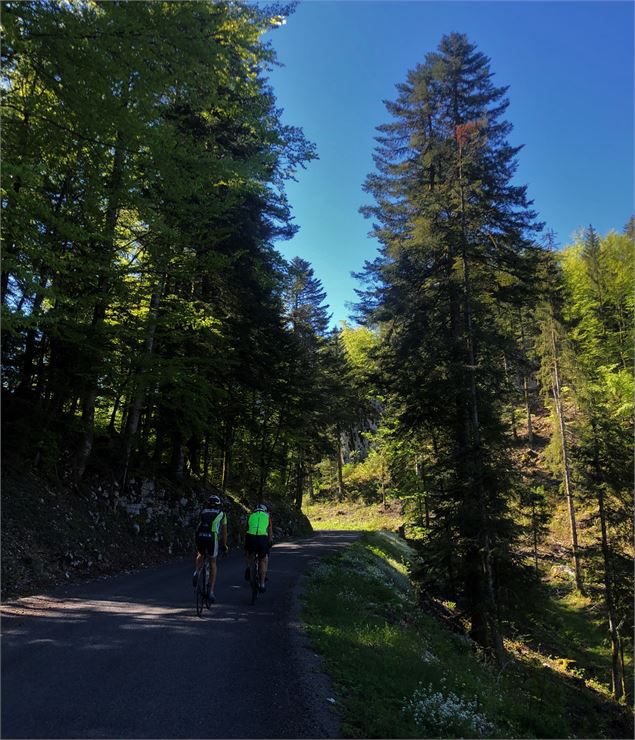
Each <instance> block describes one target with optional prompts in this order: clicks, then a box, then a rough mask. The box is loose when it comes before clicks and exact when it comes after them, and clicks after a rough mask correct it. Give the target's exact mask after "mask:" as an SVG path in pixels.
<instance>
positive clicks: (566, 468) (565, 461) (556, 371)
mask: <svg viewBox="0 0 635 740" xmlns="http://www.w3.org/2000/svg"><path fill="white" fill-rule="evenodd" d="M551 342H552V349H553V386H552V393H553V399H554V401H555V404H556V413H557V415H558V422H559V425H560V438H561V446H562V467H563V473H564V488H565V494H566V496H567V504H568V507H569V526H570V530H571V549H572V554H573V567H574V572H575V585H576V588H577V589H578V591H579V592H580V593H581V594H583V593H584V584H583V582H582V573H581V570H580V553H579V548H578V528H577V524H576V516H575V505H574V501H573V486H572V483H571V468H570V465H569V451H568V445H567V428H566V421H565V418H564V410H563V408H562V394H561V392H560V388H561V383H560V364H559V362H558V345H557V342H556V330H555V327H554V325H553V322H552V324H551Z"/></svg>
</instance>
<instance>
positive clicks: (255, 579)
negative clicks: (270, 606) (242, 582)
mask: <svg viewBox="0 0 635 740" xmlns="http://www.w3.org/2000/svg"><path fill="white" fill-rule="evenodd" d="M259 570H260V569H259V559H258V556H257V555H254V562H253V563H252V564H251V568H250V573H249V576H250V581H251V603H252V604H255V603H256V599H257V598H258V584H259V582H260V573H259Z"/></svg>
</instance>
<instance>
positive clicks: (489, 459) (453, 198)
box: [362, 33, 539, 661]
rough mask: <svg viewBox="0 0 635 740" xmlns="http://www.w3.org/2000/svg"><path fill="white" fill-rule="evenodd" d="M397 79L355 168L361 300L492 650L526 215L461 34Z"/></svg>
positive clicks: (528, 230)
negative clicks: (507, 368)
mask: <svg viewBox="0 0 635 740" xmlns="http://www.w3.org/2000/svg"><path fill="white" fill-rule="evenodd" d="M397 90H398V95H397V99H396V100H395V101H394V102H389V103H387V108H388V111H389V113H390V114H391V115H392V121H391V122H390V123H387V124H384V125H382V126H380V127H379V132H380V135H379V137H378V142H379V145H378V147H377V149H376V154H375V164H376V172H375V173H374V174H372V175H369V177H368V179H367V181H366V191H367V192H368V193H369V194H370V195H372V197H373V199H374V201H375V204H374V205H370V206H366V207H364V208H363V209H362V211H363V212H364V213H365V214H366V215H367V216H368V217H371V218H372V219H373V221H374V225H373V234H374V236H375V237H376V238H377V239H378V241H379V242H380V252H379V256H378V258H377V259H376V260H375V261H374V262H369V263H367V264H366V268H365V272H364V275H363V277H364V279H365V280H366V282H367V289H366V291H365V293H364V294H363V298H364V299H365V300H364V303H365V305H364V308H363V310H364V311H365V314H366V321H368V322H370V323H375V324H378V325H380V326H381V327H382V328H381V332H382V336H383V340H384V341H383V346H382V349H381V350H380V365H381V367H382V369H383V372H384V376H385V382H386V385H387V387H388V388H389V389H390V391H391V392H392V394H393V395H394V396H395V397H399V398H401V399H403V403H402V410H401V414H400V420H401V423H402V425H403V427H404V429H408V428H409V429H414V430H417V431H420V430H423V429H424V428H425V427H426V426H428V427H432V428H434V429H435V433H436V442H437V448H438V454H439V456H440V458H443V459H444V460H445V463H444V465H443V467H444V468H445V469H446V470H448V471H451V474H452V478H451V480H448V481H446V482H447V486H446V488H445V489H444V490H445V494H444V495H445V498H446V501H448V502H450V501H452V502H453V503H452V504H451V505H450V504H448V507H447V508H448V512H450V511H451V512H452V516H453V517H454V525H455V526H456V531H457V541H456V543H455V545H456V549H457V553H459V558H458V560H459V563H460V569H461V573H460V577H461V579H462V581H463V596H464V599H465V603H466V606H467V609H468V612H469V615H470V618H471V622H472V634H473V636H474V637H475V639H477V640H478V641H479V642H481V643H482V644H484V645H487V646H488V647H490V648H491V649H492V650H493V652H494V653H495V654H496V656H497V658H498V659H499V660H500V661H502V660H503V647H502V639H501V635H500V629H499V625H498V623H497V616H496V615H497V590H496V589H497V586H496V570H497V567H498V564H497V559H499V558H500V557H505V553H506V552H508V548H507V545H506V544H505V541H506V539H507V538H508V531H509V527H508V524H507V521H508V517H507V513H506V509H507V495H508V490H509V486H510V485H511V483H510V471H509V470H508V466H507V464H506V462H505V456H504V453H503V449H504V446H505V444H506V442H505V435H504V434H503V431H502V429H501V426H500V419H501V413H502V410H501V404H500V399H499V393H498V389H499V388H500V387H501V386H502V384H503V377H502V376H503V375H504V372H503V368H502V367H501V364H502V363H501V348H502V347H504V346H505V344H506V338H505V337H504V336H502V335H501V333H500V329H499V327H498V326H497V324H496V320H495V315H496V310H500V309H501V308H502V307H509V306H510V305H514V304H515V303H517V301H518V300H521V299H522V296H523V294H526V293H527V291H528V289H529V287H530V284H529V278H530V276H531V275H532V272H533V270H534V262H535V259H534V256H535V249H534V247H533V246H532V242H531V236H532V234H533V232H534V231H535V230H536V229H537V228H539V225H537V224H536V223H535V214H534V213H533V212H532V211H531V208H530V203H529V202H528V200H527V196H526V189H525V188H524V187H522V186H518V185H515V184H512V182H511V179H512V176H513V173H514V171H515V168H516V155H517V153H518V151H519V148H518V147H513V146H511V145H510V144H509V142H508V140H507V137H508V135H509V133H510V132H511V124H510V123H508V122H507V121H505V120H504V119H503V114H504V112H505V110H506V108H507V105H508V102H507V100H506V97H505V94H506V88H501V87H495V86H494V84H493V82H492V75H491V72H490V67H489V60H488V59H487V58H486V57H485V56H484V55H483V54H482V53H480V52H479V51H477V50H476V48H475V47H474V46H473V45H472V44H470V43H469V41H468V39H467V38H466V37H465V36H464V35H461V34H457V33H453V34H450V35H449V36H445V37H444V38H443V39H442V40H441V43H440V45H439V48H438V51H437V52H434V53H431V54H428V55H427V57H426V59H425V62H424V63H423V64H421V65H419V66H418V67H417V68H416V69H414V70H413V71H411V72H410V73H409V74H408V77H407V80H406V82H404V83H402V84H399V85H398V86H397ZM510 284H512V285H513V289H511V290H510ZM448 515H449V514H448ZM437 535H438V538H441V537H447V532H442V531H438V532H437Z"/></svg>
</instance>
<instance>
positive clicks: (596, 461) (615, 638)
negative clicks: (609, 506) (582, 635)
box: [591, 420, 623, 701]
mask: <svg viewBox="0 0 635 740" xmlns="http://www.w3.org/2000/svg"><path fill="white" fill-rule="evenodd" d="M591 426H592V429H593V467H594V479H595V480H594V483H595V489H596V491H597V500H598V512H599V515H600V531H601V535H602V558H603V561H604V601H605V603H606V612H607V617H608V623H609V634H610V635H611V671H612V679H613V680H612V683H613V696H614V697H615V699H616V701H619V700H620V699H621V698H622V688H623V676H622V675H621V673H620V637H619V634H618V626H617V614H616V611H615V600H614V598H613V569H612V567H611V553H610V549H609V538H608V531H607V526H606V511H605V506H604V488H603V487H602V475H601V469H600V453H599V449H598V439H597V432H596V423H595V420H593V421H591Z"/></svg>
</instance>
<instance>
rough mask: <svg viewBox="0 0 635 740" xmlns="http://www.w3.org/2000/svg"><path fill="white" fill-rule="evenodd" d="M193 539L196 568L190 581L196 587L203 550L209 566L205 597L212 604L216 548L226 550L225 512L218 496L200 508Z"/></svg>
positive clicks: (214, 584)
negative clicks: (207, 554) (207, 557)
mask: <svg viewBox="0 0 635 740" xmlns="http://www.w3.org/2000/svg"><path fill="white" fill-rule="evenodd" d="M195 539H196V569H195V570H194V576H193V578H192V583H193V585H194V588H196V578H197V574H198V571H199V570H200V568H201V567H202V566H203V558H204V554H205V552H207V553H209V556H210V562H211V567H210V576H209V591H208V594H207V599H208V601H209V602H210V603H211V604H213V603H214V602H215V601H216V596H215V595H214V588H215V586H216V558H217V557H218V550H219V548H220V549H221V550H222V551H223V552H227V514H226V513H225V512H224V511H223V510H222V509H221V500H220V498H219V497H218V496H210V497H209V499H208V501H207V506H206V507H205V508H203V509H202V511H201V513H200V515H199V522H198V526H197V527H196V535H195Z"/></svg>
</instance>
